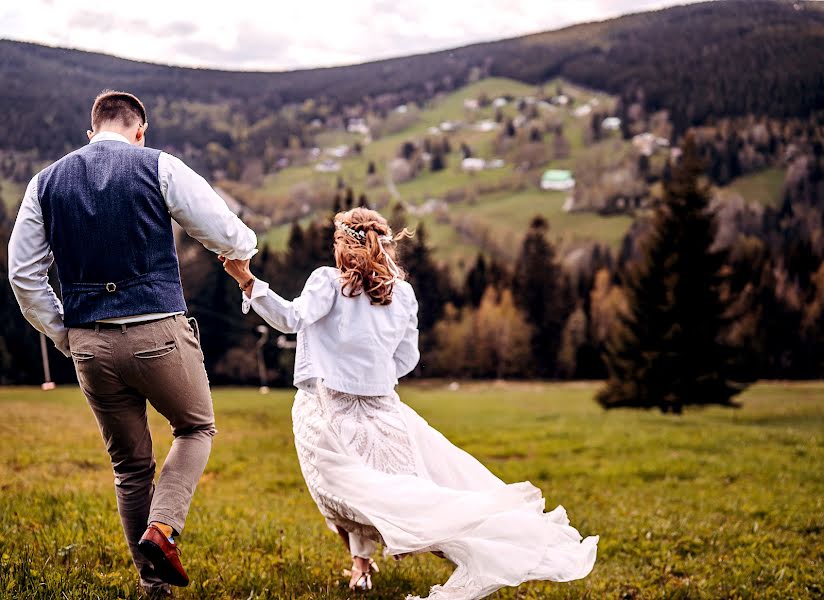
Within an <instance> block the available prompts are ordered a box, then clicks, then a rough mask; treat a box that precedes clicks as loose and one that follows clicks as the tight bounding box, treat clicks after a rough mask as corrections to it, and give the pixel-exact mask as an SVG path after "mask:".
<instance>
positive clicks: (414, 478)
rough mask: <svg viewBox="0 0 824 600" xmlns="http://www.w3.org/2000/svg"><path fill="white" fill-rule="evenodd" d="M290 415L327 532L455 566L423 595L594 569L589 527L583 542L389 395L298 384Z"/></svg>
mask: <svg viewBox="0 0 824 600" xmlns="http://www.w3.org/2000/svg"><path fill="white" fill-rule="evenodd" d="M292 420H293V427H294V433H295V446H296V448H297V452H298V459H299V461H300V466H301V470H302V471H303V476H304V478H305V479H306V484H307V486H308V487H309V493H310V494H311V495H312V498H313V499H314V500H315V503H316V504H317V505H318V508H319V509H320V512H321V513H322V514H323V516H324V517H325V518H326V520H327V523H328V524H329V526H330V527H331V528H332V529H333V530H334V529H336V528H337V527H340V528H342V529H345V530H346V531H349V532H350V533H354V534H356V535H359V536H362V537H365V538H369V539H373V540H375V541H378V542H381V543H382V544H384V546H385V548H386V551H387V552H388V553H389V554H395V555H398V554H407V553H415V552H427V551H433V550H437V551H440V552H442V553H443V554H444V555H446V557H447V558H449V559H450V560H451V561H452V562H454V563H455V565H456V566H457V568H456V569H455V572H454V573H453V574H452V576H451V577H450V578H449V580H448V581H447V582H446V583H445V584H444V585H436V586H434V587H433V588H432V589H431V591H430V595H429V596H428V598H430V600H468V599H474V598H483V597H484V596H487V595H489V594H491V593H492V592H494V591H495V590H497V589H499V588H502V587H504V586H515V585H518V584H520V583H523V582H525V581H530V580H536V579H542V580H550V581H572V580H574V579H580V578H582V577H586V575H587V574H589V572H590V571H591V570H592V567H593V565H594V563H595V554H596V550H597V544H598V537H597V536H592V537H588V538H586V539H584V540H582V539H581V535H580V534H579V533H578V531H577V530H576V529H574V528H573V527H571V526H570V525H569V520H568V519H567V516H566V511H565V510H564V508H563V507H562V506H558V507H557V508H556V509H555V510H553V511H552V512H549V513H545V512H544V505H545V501H544V499H543V497H542V495H541V492H540V490H538V489H537V488H536V487H535V486H533V485H532V484H530V483H528V482H522V483H516V484H511V485H506V484H505V483H504V482H503V481H501V480H500V479H498V478H497V477H496V476H495V475H493V474H492V473H490V472H489V470H488V469H486V468H485V467H484V466H483V465H482V464H481V463H480V462H478V461H477V460H475V459H474V458H473V457H472V456H470V455H469V454H467V453H466V452H464V451H463V450H461V449H460V448H457V447H456V446H454V445H452V444H451V443H450V442H449V441H448V440H447V439H446V438H445V437H444V436H443V435H441V434H440V433H438V432H437V431H436V430H434V429H432V428H431V427H430V426H429V425H428V424H427V422H426V421H424V420H423V419H422V418H421V417H420V416H418V414H417V413H415V411H413V410H412V409H411V408H409V407H408V406H406V405H405V404H404V403H402V402H401V401H400V399H399V398H398V396H397V394H392V395H391V396H381V397H367V396H355V395H351V394H344V393H341V392H336V391H333V390H329V389H327V388H324V387H323V386H321V385H319V386H318V387H317V391H316V392H315V393H309V392H306V391H303V390H299V391H298V393H297V395H296V397H295V404H294V406H293V408H292ZM410 598H412V597H411V596H410ZM413 600H419V599H418V597H415V599H413Z"/></svg>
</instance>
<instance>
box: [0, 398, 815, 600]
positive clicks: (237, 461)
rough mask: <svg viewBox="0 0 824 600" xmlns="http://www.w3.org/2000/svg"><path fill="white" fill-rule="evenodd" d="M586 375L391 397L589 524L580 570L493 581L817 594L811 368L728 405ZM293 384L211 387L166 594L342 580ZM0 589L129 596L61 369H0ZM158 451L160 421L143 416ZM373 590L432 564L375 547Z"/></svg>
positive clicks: (429, 579)
mask: <svg viewBox="0 0 824 600" xmlns="http://www.w3.org/2000/svg"><path fill="white" fill-rule="evenodd" d="M596 389H597V384H590V383H574V384H543V383H534V384H532V383H520V384H503V383H469V384H464V385H462V386H461V388H460V390H458V391H450V390H449V389H447V387H446V386H445V384H444V383H442V382H431V383H416V384H414V385H405V386H402V388H401V390H400V393H401V397H402V398H403V399H404V400H405V401H406V402H408V403H409V404H410V405H411V406H413V407H414V408H415V409H416V410H417V411H419V413H420V414H421V415H423V416H424V417H425V418H426V419H427V420H429V422H430V423H431V424H432V425H433V426H435V427H437V428H438V429H440V430H441V431H442V432H443V433H444V434H446V435H447V436H448V437H449V438H451V439H452V440H453V441H454V442H455V443H457V444H459V445H460V446H462V447H464V448H465V449H466V450H468V451H469V452H471V453H473V454H474V455H476V456H477V457H478V458H479V459H481V460H482V461H483V462H484V463H485V464H487V465H488V466H489V467H490V468H491V469H492V470H493V471H494V472H495V473H496V474H498V475H499V476H500V477H502V478H504V479H505V480H508V481H520V480H530V481H532V482H533V483H534V484H535V485H537V486H539V487H540V488H541V489H542V490H543V491H544V493H545V495H546V497H547V508H548V509H550V508H552V507H554V506H556V505H557V504H563V505H564V506H565V507H566V508H567V510H568V512H569V515H570V517H571V520H572V523H573V525H575V526H576V527H577V528H578V529H579V530H580V531H581V533H582V534H584V535H591V534H599V535H600V536H601V542H600V546H599V556H598V561H597V563H596V565H595V569H594V571H593V572H592V574H591V575H590V576H589V577H588V578H587V579H585V580H583V581H578V582H574V583H570V584H554V583H542V582H536V583H530V584H526V585H524V586H521V587H520V588H519V589H517V590H512V589H507V590H503V591H502V592H499V593H498V594H496V595H495V596H494V598H519V599H525V598H529V599H537V598H542V599H560V598H570V599H571V598H593V599H596V598H597V599H601V598H621V599H635V598H730V599H732V598H736V599H746V598H781V599H787V598H795V599H802V598H820V597H822V595H824V581H822V579H823V578H822V573H824V471H822V468H821V467H822V459H823V458H824V383H802V384H791V385H790V384H772V383H770V384H759V385H756V386H754V387H753V388H751V389H750V390H748V391H747V392H746V393H745V394H744V395H742V396H741V403H742V405H743V406H742V408H740V409H737V410H733V409H722V408H709V409H700V410H699V409H692V410H688V411H687V412H686V414H685V415H683V416H682V417H671V416H663V415H660V414H657V413H655V412H637V411H635V412H630V411H618V412H610V413H605V412H603V411H602V410H601V409H600V408H599V407H598V406H597V405H596V404H595V402H594V401H593V395H594V392H595V390H596ZM291 399H292V393H291V392H290V391H287V390H282V391H275V392H273V393H271V394H269V395H267V396H262V395H259V394H257V392H256V391H255V390H251V389H217V390H215V392H214V401H215V407H216V412H217V419H218V428H219V430H220V433H219V434H218V436H217V438H216V439H215V445H214V450H213V453H212V458H211V461H210V463H209V466H208V467H207V471H206V473H205V474H204V476H203V479H202V481H201V483H200V487H199V488H198V493H197V495H196V497H195V501H194V505H193V507H192V511H191V515H190V518H189V521H188V523H187V528H186V531H185V532H184V534H183V536H182V537H181V538H180V543H181V546H182V548H183V560H184V563H185V564H186V566H187V568H188V570H189V573H190V575H191V577H192V580H193V581H192V584H191V586H190V587H189V588H186V589H184V590H181V591H180V592H179V594H178V597H179V598H238V599H248V600H252V599H255V598H296V599H305V600H310V599H312V600H315V599H321V598H324V599H325V598H331V599H342V598H347V597H349V593H348V590H347V589H346V587H345V578H344V577H343V576H342V574H341V570H342V569H343V568H344V567H346V566H348V561H347V558H346V556H345V554H344V552H343V551H342V550H343V547H342V545H341V544H340V542H339V540H338V539H337V537H336V536H335V535H333V534H332V533H331V532H330V531H328V529H327V528H326V526H325V525H324V523H323V521H322V519H321V517H320V516H319V514H318V512H317V510H316V508H315V506H314V504H313V503H312V500H311V499H310V497H309V494H308V492H307V491H306V490H305V487H304V483H303V480H302V478H301V475H300V471H299V468H298V463H297V459H296V457H295V454H294V448H293V445H292V436H291V423H290V416H289V413H290V407H291ZM0 414H2V418H0V597H4V598H65V599H74V598H78V599H80V598H83V599H88V598H130V599H131V598H136V597H137V589H136V582H135V579H136V578H135V576H134V574H133V572H132V568H131V564H130V560H129V557H128V552H127V549H126V544H125V542H124V540H123V538H122V534H121V531H120V523H119V519H118V516H117V512H116V508H115V499H114V493H113V489H112V488H113V482H112V475H111V471H110V468H109V466H108V459H107V456H106V454H105V451H104V448H103V445H102V443H101V440H100V435H99V433H98V431H97V428H96V425H95V423H94V419H93V417H92V415H91V412H90V411H89V409H88V407H87V406H86V404H85V400H84V399H83V397H82V395H81V393H80V391H79V390H78V389H77V388H72V387H63V388H60V389H58V390H57V391H55V392H49V393H44V392H41V391H39V390H35V389H31V388H0ZM151 420H152V425H153V429H154V439H155V445H156V449H157V452H158V455H159V457H162V455H163V454H164V452H165V451H166V449H167V448H168V445H169V443H170V439H171V436H170V434H169V432H168V427H166V426H165V425H164V424H163V422H162V419H160V418H159V417H158V416H157V415H156V414H152V416H151ZM379 562H380V565H381V568H382V570H381V573H380V574H379V575H377V576H376V579H375V583H376V590H375V591H374V592H373V593H372V595H371V597H372V598H375V599H390V598H392V599H400V598H403V597H404V596H405V594H406V593H416V594H424V593H425V592H426V591H427V589H428V587H429V586H430V585H432V584H435V583H440V582H442V581H443V580H445V579H446V577H447V576H448V574H449V572H450V565H449V564H448V563H446V562H445V561H443V560H441V559H438V558H436V557H434V556H429V555H427V556H419V557H413V558H411V559H406V560H404V561H402V562H399V563H395V562H394V561H392V560H391V559H380V560H379Z"/></svg>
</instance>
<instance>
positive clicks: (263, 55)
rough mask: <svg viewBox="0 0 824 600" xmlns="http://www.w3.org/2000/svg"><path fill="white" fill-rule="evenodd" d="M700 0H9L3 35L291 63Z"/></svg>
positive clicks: (434, 45)
mask: <svg viewBox="0 0 824 600" xmlns="http://www.w3.org/2000/svg"><path fill="white" fill-rule="evenodd" d="M691 1H695V0H669V1H667V0H327V1H319V0H289V1H288V2H284V1H282V0H268V1H265V0H258V1H251V0H229V1H226V0H223V1H221V2H210V1H207V0H200V1H198V0H163V1H159V0H139V1H137V2H113V1H104V2H95V1H93V0H8V1H4V2H2V4H0V38H7V39H15V40H25V41H31V42H39V43H43V44H49V45H52V46H64V47H70V48H80V49H84V50H94V51H99V52H105V53H107V54H114V55H117V56H123V57H126V58H134V59H138V60H147V61H151V62H158V63H166V64H178V65H189V66H198V67H206V66H208V67H218V68H226V69H264V70H284V69H295V68H301V67H316V66H328V65H340V64H351V63H357V62H363V61H366V60H370V59H376V58H387V57H392V56H403V55H406V54H413V53H417V52H426V51H430V50H440V49H444V48H451V47H454V46H460V45H464V44H468V43H471V42H478V41H486V40H494V39H500V38H503V37H512V36H516V35H522V34H525V33H533V32H537V31H546V30H550V29H558V28H560V27H564V26H566V25H571V24H573V23H581V22H585V21H594V20H601V19H607V18H610V17H614V16H618V15H621V14H625V13H628V12H639V11H644V10H651V9H655V8H660V7H663V6H671V5H674V4H687V3H689V2H691Z"/></svg>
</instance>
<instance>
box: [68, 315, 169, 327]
mask: <svg viewBox="0 0 824 600" xmlns="http://www.w3.org/2000/svg"><path fill="white" fill-rule="evenodd" d="M176 316H177V315H169V316H168V317H161V318H159V319H151V320H149V321H136V322H134V323H101V322H99V321H92V322H91V323H83V324H81V325H77V327H78V328H80V329H120V330H121V331H126V330H127V329H128V328H129V327H137V326H138V325H147V324H149V323H157V322H158V321H165V320H166V319H174V318H175V317H176Z"/></svg>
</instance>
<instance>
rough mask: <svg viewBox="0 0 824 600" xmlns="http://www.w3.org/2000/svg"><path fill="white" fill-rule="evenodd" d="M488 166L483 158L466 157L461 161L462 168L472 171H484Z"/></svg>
mask: <svg viewBox="0 0 824 600" xmlns="http://www.w3.org/2000/svg"><path fill="white" fill-rule="evenodd" d="M484 167H486V161H485V160H484V159H482V158H474V157H471V158H465V159H463V160H462V161H461V169H463V170H464V171H468V172H470V173H477V172H478V171H483V170H484Z"/></svg>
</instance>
